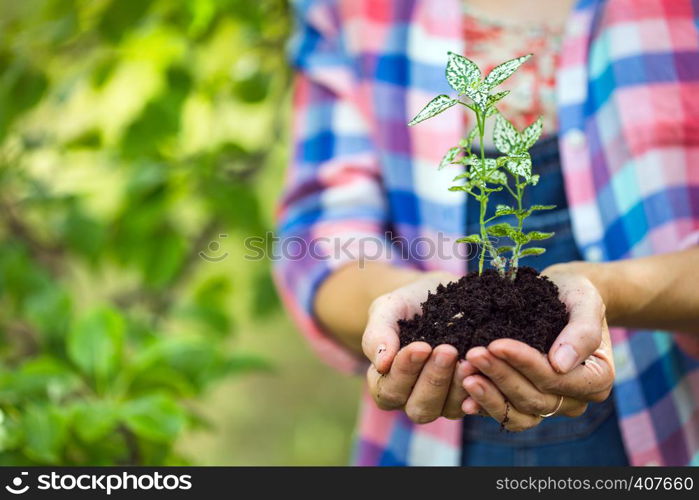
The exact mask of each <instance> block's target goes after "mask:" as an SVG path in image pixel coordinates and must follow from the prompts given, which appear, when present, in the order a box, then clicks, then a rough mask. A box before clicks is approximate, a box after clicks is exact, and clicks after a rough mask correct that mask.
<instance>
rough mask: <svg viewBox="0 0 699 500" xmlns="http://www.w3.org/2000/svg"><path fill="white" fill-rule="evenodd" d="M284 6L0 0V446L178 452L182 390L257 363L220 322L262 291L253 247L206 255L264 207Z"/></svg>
mask: <svg viewBox="0 0 699 500" xmlns="http://www.w3.org/2000/svg"><path fill="white" fill-rule="evenodd" d="M289 17H290V15H289V7H288V5H287V2H286V1H285V0H258V1H248V0H179V1H171V0H72V1H69V0H43V1H40V0H22V1H17V2H10V1H3V2H1V3H0V214H1V215H0V464H97V465H102V464H104V465H106V464H172V463H186V462H187V461H188V460H189V458H188V457H181V456H179V455H178V454H177V453H176V452H175V448H174V443H175V442H176V440H177V439H178V437H179V436H180V435H181V434H182V433H183V432H184V431H185V430H187V429H192V428H199V427H201V426H205V425H206V421H205V420H204V419H203V418H202V417H201V416H200V415H198V414H197V412H196V411H195V410H194V408H195V407H196V404H194V403H195V402H196V401H197V400H198V398H200V397H201V396H203V395H204V394H205V391H206V390H207V388H208V387H209V386H210V385H211V384H212V383H213V382H215V381H217V380H220V379H221V378H223V377H225V376H227V375H231V374H240V373H243V372H247V371H250V370H258V369H264V368H266V364H265V362H264V361H263V360H261V359H260V358H258V357H256V356H254V355H251V354H245V353H241V352H238V351H237V350H236V349H233V348H231V344H230V342H228V338H229V337H230V335H231V333H232V332H234V331H235V328H236V322H237V317H236V316H237V315H238V314H239V313H240V314H260V315H264V314H266V313H267V312H269V311H270V310H273V309H274V308H275V307H276V302H275V300H274V299H273V298H272V297H274V295H273V291H272V286H271V280H270V277H269V272H268V269H267V265H266V264H265V263H251V262H245V263H244V264H243V265H244V266H245V267H246V269H245V272H246V273H247V274H249V275H251V276H253V278H252V279H253V280H254V283H255V286H254V287H251V286H249V284H247V285H246V282H245V281H241V280H238V279H237V278H236V277H237V276H238V274H236V269H231V270H230V271H231V272H230V273H228V272H221V268H217V269H216V270H212V269H213V267H214V265H213V264H212V262H213V261H212V260H210V259H209V257H211V258H214V259H218V258H219V257H220V256H219V255H218V254H219V253H220V254H221V255H222V256H224V257H225V254H224V253H223V251H224V248H223V246H222V244H221V242H222V241H223V239H222V238H224V236H222V235H225V239H227V240H228V241H231V242H232V241H234V240H236V238H237V239H240V238H242V237H243V236H253V235H261V234H263V233H264V232H265V230H266V229H267V228H268V226H269V220H268V217H266V216H265V210H264V207H262V206H261V204H260V193H261V192H263V191H264V186H260V185H259V184H260V183H259V180H258V177H259V176H258V172H259V171H260V170H261V169H264V168H265V166H266V165H267V164H268V163H269V162H270V161H273V160H274V158H275V156H278V155H279V154H282V153H280V152H279V148H280V145H282V144H283V141H282V135H283V131H284V125H285V116H284V115H283V113H282V110H283V109H284V107H285V103H286V100H287V94H288V92H287V88H288V80H289V74H288V68H287V67H286V64H285V59H284V52H283V47H284V44H285V39H286V37H287V35H288V31H289V29H290V26H289V24H290V22H289ZM234 267H240V266H234ZM253 292H255V293H253ZM251 295H252V296H251ZM246 310H250V311H252V312H247V313H246V312H245V311H246ZM241 311H242V312H241Z"/></svg>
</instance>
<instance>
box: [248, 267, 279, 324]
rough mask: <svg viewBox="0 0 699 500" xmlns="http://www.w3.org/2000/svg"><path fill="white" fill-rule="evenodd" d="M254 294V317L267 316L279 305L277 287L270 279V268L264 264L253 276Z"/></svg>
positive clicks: (276, 309)
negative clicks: (254, 276)
mask: <svg viewBox="0 0 699 500" xmlns="http://www.w3.org/2000/svg"><path fill="white" fill-rule="evenodd" d="M254 290H255V296H254V300H253V304H252V313H253V314H254V315H255V316H256V317H268V316H269V315H270V314H272V313H273V312H274V311H278V310H279V308H280V307H281V303H280V301H279V295H278V292H277V287H276V286H275V285H274V280H273V279H272V273H271V269H270V268H269V267H268V266H266V265H265V266H264V267H263V269H262V270H261V271H260V272H258V273H257V275H256V278H255V287H254Z"/></svg>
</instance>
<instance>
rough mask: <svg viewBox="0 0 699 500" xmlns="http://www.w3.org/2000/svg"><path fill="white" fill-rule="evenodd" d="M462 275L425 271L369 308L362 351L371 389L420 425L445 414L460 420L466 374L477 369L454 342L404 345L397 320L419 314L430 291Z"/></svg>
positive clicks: (380, 400) (386, 404)
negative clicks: (460, 358)
mask: <svg viewBox="0 0 699 500" xmlns="http://www.w3.org/2000/svg"><path fill="white" fill-rule="evenodd" d="M455 279H457V277H455V276H453V275H450V274H448V273H425V274H423V275H421V276H420V277H418V278H417V279H416V280H415V281H413V282H412V283H410V284H408V285H406V286H403V287H401V288H398V289H396V290H394V291H393V292H391V293H388V294H385V295H382V296H380V297H379V298H377V299H376V300H375V301H374V302H373V303H372V305H371V308H370V309H369V321H368V323H367V327H366V330H365V332H364V336H363V337H362V349H363V351H364V354H365V355H366V356H367V358H369V360H370V361H371V366H370V367H369V369H368V371H367V380H368V383H369V390H370V392H371V395H372V396H373V398H374V401H375V402H376V404H377V405H378V407H379V408H381V409H383V410H397V409H403V410H404V411H405V413H406V415H407V416H408V417H409V418H410V419H411V420H412V421H413V422H415V423H418V424H425V423H428V422H432V421H433V420H435V419H437V418H438V417H440V416H444V417H447V418H453V419H456V418H461V417H463V416H464V413H463V411H462V409H461V407H462V403H463V402H464V400H465V399H466V397H467V396H468V394H467V393H466V391H465V390H464V387H463V384H462V383H463V380H464V377H466V376H468V375H469V374H471V373H475V370H474V369H473V366H472V365H470V364H469V363H467V362H466V361H464V360H461V361H459V362H458V363H457V357H458V353H457V351H456V348H454V347H453V346H450V345H440V346H437V347H436V348H434V349H432V348H431V347H430V346H429V345H428V344H427V343H425V342H413V343H412V344H410V345H407V346H405V347H404V348H402V349H400V342H399V339H398V320H399V319H408V318H412V317H413V316H414V315H415V314H420V312H421V310H420V304H421V303H422V302H424V301H425V300H427V292H428V291H430V290H431V291H434V290H435V289H436V288H437V285H439V284H440V283H447V282H449V281H452V280H455Z"/></svg>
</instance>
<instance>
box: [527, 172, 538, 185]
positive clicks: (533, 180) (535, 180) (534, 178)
mask: <svg viewBox="0 0 699 500" xmlns="http://www.w3.org/2000/svg"><path fill="white" fill-rule="evenodd" d="M529 184H531V185H532V186H536V185H537V184H539V174H534V175H532V177H531V179H529Z"/></svg>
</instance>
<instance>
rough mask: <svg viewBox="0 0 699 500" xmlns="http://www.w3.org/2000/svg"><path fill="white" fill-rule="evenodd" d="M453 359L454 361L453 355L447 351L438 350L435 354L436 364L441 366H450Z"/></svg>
mask: <svg viewBox="0 0 699 500" xmlns="http://www.w3.org/2000/svg"><path fill="white" fill-rule="evenodd" d="M452 361H454V358H453V356H450V355H449V354H447V353H446V352H437V353H435V355H434V364H435V365H437V366H439V367H440V368H448V367H449V366H450V365H451V363H452Z"/></svg>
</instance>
